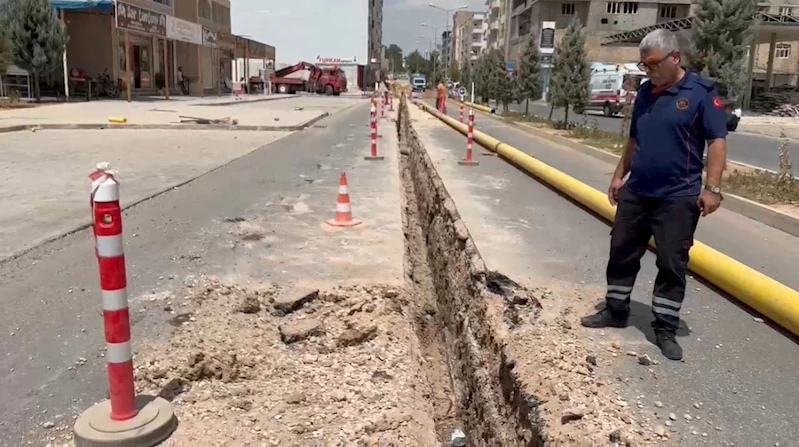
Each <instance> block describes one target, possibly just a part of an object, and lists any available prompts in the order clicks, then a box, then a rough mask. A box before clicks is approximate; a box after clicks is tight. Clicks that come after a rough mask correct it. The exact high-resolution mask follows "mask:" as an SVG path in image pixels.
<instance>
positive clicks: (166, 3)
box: [153, 0, 172, 6]
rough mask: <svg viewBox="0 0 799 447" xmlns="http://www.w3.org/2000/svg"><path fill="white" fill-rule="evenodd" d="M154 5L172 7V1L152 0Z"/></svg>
mask: <svg viewBox="0 0 799 447" xmlns="http://www.w3.org/2000/svg"><path fill="white" fill-rule="evenodd" d="M153 2H154V3H160V4H162V5H165V6H172V0H153Z"/></svg>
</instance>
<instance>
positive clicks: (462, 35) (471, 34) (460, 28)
mask: <svg viewBox="0 0 799 447" xmlns="http://www.w3.org/2000/svg"><path fill="white" fill-rule="evenodd" d="M486 26H487V23H486V20H485V14H484V13H482V12H470V11H458V12H456V13H455V16H454V18H453V34H452V40H453V52H452V57H453V59H454V61H455V62H456V63H458V64H459V65H460V64H462V63H463V61H466V60H472V61H474V60H477V58H478V57H480V55H481V54H482V53H483V51H485V46H486V44H485V40H484V32H485V28H486Z"/></svg>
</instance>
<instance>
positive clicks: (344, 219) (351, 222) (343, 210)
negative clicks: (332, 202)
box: [327, 171, 361, 227]
mask: <svg viewBox="0 0 799 447" xmlns="http://www.w3.org/2000/svg"><path fill="white" fill-rule="evenodd" d="M360 223H361V221H360V220H358V219H353V218H352V209H351V208H350V190H349V187H348V186H347V173H346V172H344V171H341V177H339V180H338V200H336V218H335V219H330V220H328V221H327V224H328V225H332V226H334V227H354V226H355V225H359V224H360Z"/></svg>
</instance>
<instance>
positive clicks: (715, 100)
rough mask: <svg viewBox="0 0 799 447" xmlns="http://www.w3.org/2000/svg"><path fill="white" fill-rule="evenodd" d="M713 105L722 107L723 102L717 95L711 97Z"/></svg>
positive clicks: (718, 107)
mask: <svg viewBox="0 0 799 447" xmlns="http://www.w3.org/2000/svg"><path fill="white" fill-rule="evenodd" d="M713 105H714V106H716V108H717V109H721V108H722V107H724V104H722V103H721V98H719V97H718V96H716V97H715V98H713Z"/></svg>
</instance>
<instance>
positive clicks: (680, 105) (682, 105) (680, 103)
mask: <svg viewBox="0 0 799 447" xmlns="http://www.w3.org/2000/svg"><path fill="white" fill-rule="evenodd" d="M687 108H688V100H687V99H685V98H680V99H678V100H677V110H685V109H687Z"/></svg>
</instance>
